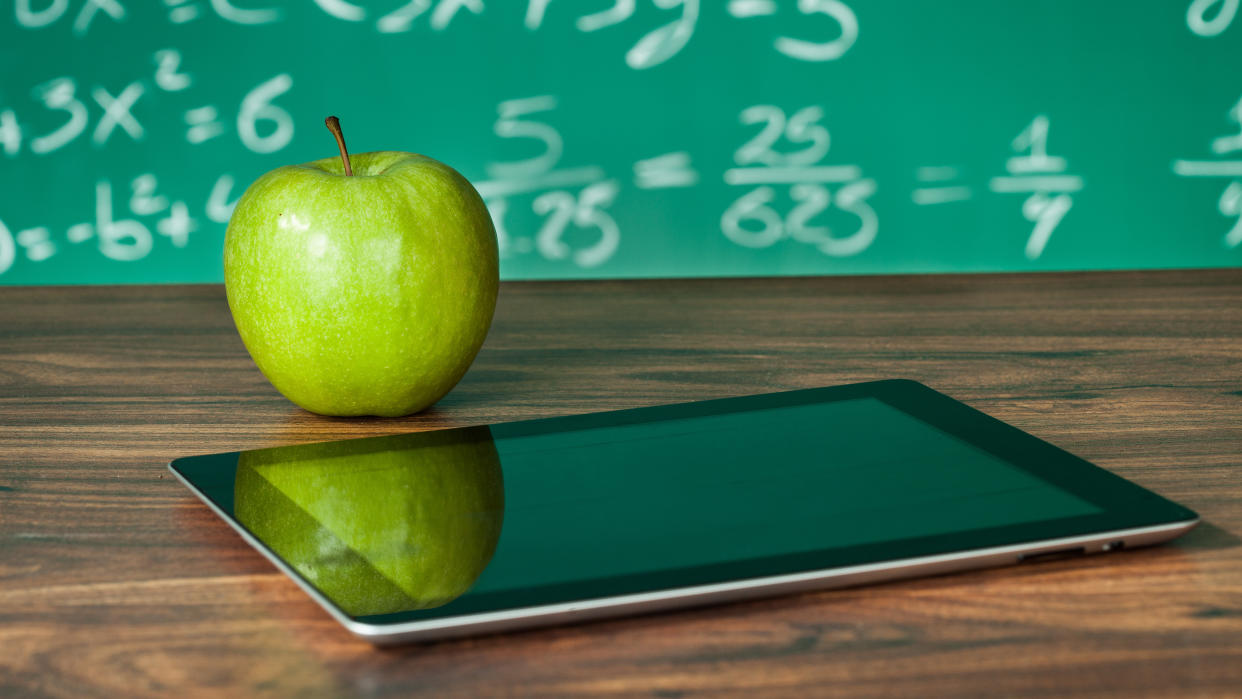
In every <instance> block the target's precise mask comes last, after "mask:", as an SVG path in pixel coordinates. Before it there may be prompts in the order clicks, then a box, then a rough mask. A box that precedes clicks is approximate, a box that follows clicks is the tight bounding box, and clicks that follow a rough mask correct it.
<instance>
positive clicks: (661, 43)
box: [13, 0, 859, 70]
mask: <svg viewBox="0 0 1242 699" xmlns="http://www.w3.org/2000/svg"><path fill="white" fill-rule="evenodd" d="M489 2H490V0H489ZM639 2H640V0H613V3H612V5H611V6H610V7H607V8H606V9H603V10H592V11H589V12H586V13H583V12H582V11H581V10H580V9H575V8H574V4H575V3H573V2H569V1H567V0H555V1H554V0H526V5H525V12H524V14H523V17H522V24H523V26H524V28H525V30H526V31H528V32H532V33H535V32H540V31H545V30H546V29H551V28H553V27H556V28H558V29H559V28H566V29H569V28H572V30H574V31H578V32H581V33H583V34H590V33H594V32H599V31H605V30H610V29H612V28H614V27H616V28H618V30H620V29H621V28H623V27H627V26H628V25H630V24H632V23H634V22H636V21H639V20H638V19H637V15H638V9H639ZM130 3H131V0H73V1H72V2H71V0H43V1H42V2H37V1H36V0H15V2H14V15H13V18H14V20H15V21H16V23H17V26H18V27H21V28H23V29H27V30H42V29H46V28H49V27H56V26H59V25H67V26H69V28H70V31H71V32H72V35H73V36H75V37H79V38H81V37H85V36H87V34H89V33H90V31H91V29H92V28H93V27H95V26H96V25H97V24H98V23H100V22H114V23H123V22H125V21H127V19H128V17H129V14H130V8H129V4H130ZM389 4H390V5H391V7H388V8H385V9H384V10H383V11H381V12H373V11H372V9H371V8H370V7H368V6H364V5H362V4H359V3H354V2H349V1H348V0H314V5H315V7H316V8H317V9H318V10H319V11H321V12H322V13H324V14H325V15H327V16H328V17H331V18H332V19H333V20H337V21H340V22H345V23H348V24H351V25H352V24H356V25H360V26H363V25H369V26H370V27H372V28H373V30H374V31H375V32H376V33H377V34H402V33H406V32H410V31H413V30H414V29H416V28H419V27H423V26H425V27H426V28H427V29H428V30H430V31H433V32H443V31H446V30H448V29H449V28H450V26H451V25H452V24H453V23H454V21H455V20H457V18H458V16H459V15H462V14H465V15H467V16H469V15H474V16H479V15H483V14H484V13H485V12H487V7H488V4H487V3H485V2H484V0H394V1H393V2H391V3H389ZM650 4H651V6H652V7H653V8H655V9H656V10H657V11H658V12H659V13H661V14H664V15H667V16H668V17H667V21H666V22H665V23H664V24H661V25H658V26H656V27H654V28H650V29H647V30H646V33H643V34H641V35H640V36H639V37H638V39H637V40H636V41H635V42H634V44H633V45H632V46H631V47H630V49H629V50H628V51H626V53H625V63H626V65H628V66H629V67H630V68H633V69H634V70H646V69H648V68H654V67H655V66H658V65H660V64H662V63H665V62H667V61H668V60H670V59H671V58H673V57H674V56H676V55H678V54H679V53H681V51H682V50H683V49H684V48H685V47H686V46H687V45H688V44H689V43H690V41H691V39H693V38H694V35H695V32H696V31H697V29H698V27H699V18H700V14H701V12H702V10H703V9H704V5H705V4H706V6H707V8H708V9H713V10H714V9H718V8H719V7H721V6H723V8H724V11H725V13H726V14H727V16H728V17H730V18H732V19H736V20H740V21H746V22H759V21H762V19H763V18H765V17H772V16H775V15H778V14H780V12H781V7H780V5H778V3H777V2H776V0H729V2H727V3H723V5H720V4H718V3H715V2H711V3H703V2H702V0H650ZM163 9H164V11H165V12H166V16H167V20H168V22H169V23H170V24H173V25H182V24H187V23H190V22H195V21H198V20H201V19H204V18H206V17H214V18H216V19H218V20H221V21H223V22H227V23H230V24H234V25H244V26H263V25H270V24H279V23H281V22H282V21H284V20H285V18H286V17H285V15H286V9H285V8H282V7H281V6H280V5H279V4H277V3H274V2H273V3H270V4H267V3H262V2H247V3H244V4H242V3H236V2H234V1H233V0H163ZM790 9H792V11H793V12H794V13H796V14H797V15H798V16H800V17H803V18H806V19H811V18H815V17H818V18H822V19H824V20H826V21H827V23H828V24H830V25H832V26H831V27H830V28H829V30H828V31H827V32H825V34H826V36H824V37H822V38H817V37H816V36H814V35H811V34H805V33H791V34H789V35H786V34H779V35H777V36H776V37H775V38H774V39H773V42H772V46H773V49H774V50H775V51H777V52H778V53H780V54H781V55H784V56H787V57H789V58H791V59H794V60H798V61H809V62H823V61H835V60H837V59H839V58H841V57H842V56H844V55H845V54H846V52H847V51H849V50H850V48H851V47H852V46H853V45H854V43H855V42H856V41H857V40H858V32H859V26H858V16H857V15H856V14H855V13H854V11H853V10H852V9H851V8H850V6H849V5H847V4H846V3H845V2H843V1H842V0H797V3H796V5H795V6H794V7H793V8H790ZM458 21H460V20H458ZM834 28H835V30H834ZM643 29H644V28H640V30H639V31H642V30H643ZM821 31H822V30H821Z"/></svg>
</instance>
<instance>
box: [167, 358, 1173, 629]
mask: <svg viewBox="0 0 1242 699" xmlns="http://www.w3.org/2000/svg"><path fill="white" fill-rule="evenodd" d="M859 398H874V399H877V400H880V401H882V402H884V403H886V404H888V405H889V406H891V407H893V408H896V409H897V410H900V411H902V412H904V413H906V414H908V415H910V416H912V417H914V418H916V419H918V420H920V421H923V422H925V423H927V424H929V425H931V426H933V427H936V428H938V429H940V430H942V431H944V432H946V433H948V434H950V435H952V436H954V437H956V438H958V439H960V440H962V441H964V442H966V443H969V444H971V445H973V446H975V447H977V448H979V449H982V450H984V451H986V452H988V453H991V454H993V455H995V456H996V457H998V458H1000V459H1002V460H1004V461H1006V462H1007V463H1009V464H1012V465H1013V466H1015V467H1017V468H1020V469H1022V470H1024V471H1026V472H1028V473H1030V474H1032V475H1034V476H1035V477H1037V478H1039V479H1041V480H1044V481H1046V482H1048V483H1050V484H1051V485H1053V486H1054V487H1057V488H1059V489H1061V490H1064V491H1066V492H1068V493H1070V494H1072V495H1075V496H1077V497H1079V498H1082V499H1083V500H1085V501H1087V502H1089V503H1091V504H1093V505H1095V506H1096V507H1098V508H1100V510H1101V511H1100V512H1098V513H1092V514H1087V515H1081V516H1076V517H1068V518H1058V519H1050V520H1042V521H1037V522H1027V523H1022V524H1015V525H1008V526H1003V527H989V528H982V529H975V530H969V531H959V532H954V533H950V534H941V535H935V536H927V537H915V538H909V539H902V540H897V541H888V542H881V543H869V544H861V545H856V546H849V547H837V548H828V549H822V550H817V551H812V552H806V553H798V554H787V555H780V556H771V557H766V558H761V559H752V560H744V561H731V562H727V563H720V564H713V565H704V566H693V567H687V568H681V569H671V570H662V571H652V572H646V573H638V574H632V575H626V576H616V577H607V578H600V579H596V580H584V581H576V582H572V583H561V584H554V585H543V586H538V587H532V588H521V589H513V590H504V591H497V592H491V593H482V594H478V595H469V594H467V595H465V596H463V597H461V598H459V599H457V600H454V601H453V602H450V603H449V604H447V605H444V606H441V607H437V608H433V609H424V610H414V611H409V612H399V613H395V614H383V615H371V616H357V617H355V616H351V615H349V614H347V613H345V612H344V611H343V610H341V609H340V608H339V607H337V606H336V605H335V604H334V603H332V601H331V600H330V599H327V597H326V596H325V595H323V594H322V593H319V592H318V591H317V590H315V589H314V587H313V585H311V584H310V583H309V581H307V580H305V579H304V578H302V576H301V575H300V574H298V573H297V571H296V570H294V569H293V567H292V566H290V565H287V564H286V563H284V561H282V560H281V559H280V557H279V556H278V555H277V554H276V553H275V552H274V551H271V550H270V549H268V548H267V547H266V546H265V545H264V544H263V543H262V542H261V541H260V540H259V539H258V538H257V537H255V536H254V535H253V534H252V533H250V532H248V531H247V530H246V528H245V527H244V525H242V524H241V523H240V522H238V521H237V520H236V518H234V517H233V515H232V481H233V472H234V471H235V470H236V463H237V454H238V453H237V452H232V453H228V454H216V455H209V456H204V457H190V458H187V459H178V460H176V461H174V462H172V463H171V464H169V467H170V469H172V470H173V472H174V473H175V474H177V475H178V477H179V478H180V479H181V480H182V481H183V482H184V483H186V485H187V486H189V487H190V488H191V490H193V491H194V492H196V493H197V494H198V495H199V496H200V497H201V498H202V499H203V500H204V501H205V502H207V503H208V504H209V505H210V506H211V507H212V509H213V510H215V511H216V512H217V513H218V514H219V515H220V516H221V517H223V518H224V519H225V520H226V521H228V522H229V524H230V525H232V526H233V527H234V528H235V529H237V530H238V532H239V533H241V534H242V535H243V537H244V538H245V539H246V540H247V541H249V542H250V543H251V544H252V545H254V546H255V547H256V548H258V549H259V550H260V551H261V552H262V553H264V555H266V556H267V557H268V558H269V559H271V560H272V561H273V562H274V563H276V564H277V565H278V567H280V568H281V569H282V570H284V571H285V572H286V573H288V574H289V575H291V576H292V577H294V579H295V580H296V581H297V582H298V583H299V584H300V585H301V586H302V587H303V588H304V589H306V590H307V592H308V593H310V594H311V595H312V596H313V597H314V598H315V599H316V600H318V601H319V602H320V603H321V604H323V605H324V606H325V607H327V608H328V610H329V611H330V612H331V613H332V615H333V616H334V617H336V618H337V619H338V620H339V621H341V622H342V623H343V624H345V625H346V626H347V627H349V628H350V629H351V630H353V631H354V632H355V633H359V634H361V635H366V636H374V637H377V638H379V637H383V636H385V635H386V634H388V633H409V632H410V631H411V630H417V629H418V628H419V627H426V628H427V629H428V630H432V629H440V630H443V629H446V628H448V627H451V626H453V625H454V624H453V623H452V622H453V620H458V621H459V622H460V623H461V624H463V625H469V624H470V620H471V619H474V620H480V619H482V618H485V617H486V618H492V617H496V615H497V614H501V615H502V616H503V615H504V614H505V613H506V612H508V611H513V612H514V613H513V614H510V615H508V616H510V617H513V618H533V617H537V616H540V610H544V611H545V612H548V613H550V610H552V609H553V608H561V607H565V606H566V605H569V606H570V607H573V606H574V604H575V603H578V606H579V607H580V608H581V610H582V611H585V610H587V609H588V608H591V609H598V608H599V607H600V606H601V605H600V604H598V603H599V602H600V601H606V600H616V601H617V602H618V604H620V602H621V601H622V600H626V599H640V598H647V597H652V596H653V595H654V596H656V597H659V598H660V599H676V598H678V597H679V595H678V594H677V592H678V591H685V593H686V594H685V595H680V596H682V597H689V596H691V595H692V594H698V593H693V591H695V590H705V589H713V588H716V587H720V586H726V587H728V586H730V585H732V586H733V589H734V590H741V589H750V588H753V587H754V585H753V584H743V583H742V582H741V581H751V582H752V583H753V582H758V581H763V580H768V581H773V583H772V584H773V585H776V584H778V583H777V582H775V581H780V580H800V579H802V578H804V577H805V578H806V579H807V580H812V579H817V578H819V579H824V578H827V577H832V576H828V575H818V576H817V573H827V572H830V571H838V575H837V577H839V572H840V571H850V570H856V571H861V570H868V569H875V570H881V569H891V568H892V567H893V565H892V564H894V563H896V562H902V561H909V562H918V561H933V562H934V561H938V560H940V559H946V560H959V559H960V560H962V561H964V560H968V559H972V558H973V559H978V558H979V556H973V557H972V556H971V555H970V554H971V552H979V553H980V554H982V553H984V552H995V551H1002V552H1007V551H1008V549H1014V550H1019V549H1021V550H1029V549H1030V548H1031V545H1032V544H1038V543H1040V542H1049V541H1074V540H1078V539H1083V538H1084V537H1085V538H1086V539H1091V538H1092V537H1093V536H1095V535H1099V534H1101V533H1115V532H1122V531H1130V532H1149V531H1153V532H1154V531H1157V530H1158V531H1165V530H1170V531H1171V530H1173V529H1178V527H1182V529H1180V530H1184V529H1188V528H1189V527H1190V526H1193V523H1194V522H1195V521H1197V515H1196V514H1195V513H1194V512H1193V511H1191V510H1189V509H1187V508H1185V507H1183V506H1181V505H1178V504H1176V503H1173V502H1171V501H1169V500H1167V499H1165V498H1163V497H1161V496H1159V495H1156V494H1155V493H1152V492H1151V491H1148V490H1146V489H1144V488H1142V487H1140V486H1138V485H1136V484H1134V483H1131V482H1130V481H1127V480H1125V479H1123V478H1121V477H1119V476H1116V475H1113V474H1112V473H1110V472H1108V471H1105V470H1104V469H1102V468H1099V467H1097V466H1095V465H1094V464H1091V463H1090V462H1087V461H1085V460H1083V459H1081V458H1079V457H1076V456H1074V455H1073V454H1070V453H1068V452H1066V451H1064V450H1062V449H1060V448H1058V447H1055V446H1053V445H1051V444H1049V443H1047V442H1045V441H1043V440H1041V439H1038V438H1037V437H1034V436H1033V435H1030V434H1028V433H1026V432H1023V431H1022V430H1019V429H1018V428H1016V427H1013V426H1011V425H1008V424H1006V423H1004V422H1001V421H1000V420H997V419H995V418H992V417H990V416H988V415H986V414H984V413H982V412H980V411H977V410H975V409H973V408H970V407H969V406H967V405H965V404H963V403H961V402H959V401H957V400H954V399H953V398H950V397H948V396H946V395H944V394H941V393H939V392H937V391H934V390H933V389H931V388H928V387H927V386H924V385H923V384H920V383H918V382H915V381H908V380H887V381H875V382H868V383H861V384H851V385H846V386H833V387H826V388H812V389H803V390H796V391H785V392H780V393H768V394H761V395H754V396H743V397H738V398H725V399H718V400H710V401H701V402H695V403H681V404H674V405H665V406H655V407H647V408H635V409H629V410H619V411H610V412H601V413H591V414H586V415H574V416H566V417H556V418H545V419H539V420H526V421H519V422H509V423H498V424H495V425H491V431H492V434H493V436H494V437H495V438H496V439H497V440H503V439H506V438H513V437H523V436H532V435H539V434H548V433H554V432H565V431H574V430H584V429H592V428H599V427H612V426H618V425H626V424H636V423H645V422H656V421H662V420H671V419H688V418H695V417H704V416H710V415H718V414H723V413H734V412H745V411H751V410H763V409H769V408H780V407H791V406H797V405H806V404H811V403H822V402H837V401H845V400H853V399H859ZM455 429H459V428H455ZM460 429H465V428H460ZM367 439H376V438H367ZM378 439H383V438H378ZM354 441H361V440H354ZM226 481H227V487H226ZM1180 530H1179V531H1180ZM1174 535H1175V533H1170V534H1169V535H1168V536H1169V537H1171V536H1174ZM1165 538H1168V537H1165ZM1084 540H1085V539H1084ZM1007 560H1008V559H1007ZM1010 562H1012V561H1010ZM912 564H916V563H912ZM970 567H977V565H973V566H970ZM807 576H810V577H807ZM890 577H891V576H890ZM602 606H607V605H602Z"/></svg>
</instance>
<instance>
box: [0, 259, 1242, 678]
mask: <svg viewBox="0 0 1242 699" xmlns="http://www.w3.org/2000/svg"><path fill="white" fill-rule="evenodd" d="M898 377H900V378H912V379H917V380H920V381H923V382H924V383H927V384H929V385H931V386H932V387H934V388H936V389H939V390H941V391H944V392H946V393H949V394H950V395H953V396H955V397H957V398H959V399H961V400H964V401H966V402H967V403H969V404H971V405H973V406H975V407H977V408H979V409H982V410H984V411H986V412H989V413H991V414H993V415H995V416H997V417H999V418H1001V419H1003V420H1006V421H1008V422H1011V423H1013V424H1015V425H1017V426H1018V427H1021V428H1023V429H1025V430H1027V431H1029V432H1032V433H1034V434H1035V435H1037V436H1039V437H1042V438H1045V439H1048V440H1050V441H1052V442H1053V443H1055V444H1057V445H1059V446H1062V447H1064V448H1067V449H1069V450H1070V451H1073V452H1075V453H1077V454H1079V455H1081V456H1083V457H1085V458H1087V459H1090V460H1092V461H1094V462H1096V463H1098V464H1100V465H1102V466H1104V467H1105V468H1108V469H1110V470H1112V471H1114V472H1116V473H1118V474H1121V475H1123V476H1125V477H1127V478H1130V479H1132V480H1134V481H1137V482H1138V483H1140V484H1142V485H1144V486H1147V487H1149V488H1152V489H1154V490H1156V491H1158V492H1160V493H1162V494H1164V495H1166V496H1168V497H1170V498H1172V499H1175V500H1178V501H1180V502H1182V503H1184V504H1186V505H1188V506H1190V507H1192V508H1194V509H1196V510H1198V511H1199V512H1200V513H1201V514H1202V515H1203V517H1204V519H1205V524H1204V525H1203V526H1201V527H1200V528H1199V529H1197V530H1195V531H1193V532H1191V533H1190V534H1189V535H1187V536H1185V537H1184V538H1182V539H1180V540H1178V541H1177V542H1176V543H1173V544H1171V545H1166V546H1162V547H1157V548H1151V549H1146V550H1136V551H1131V552H1123V553H1119V554H1115V555H1109V556H1094V557H1089V558H1086V559H1079V560H1072V561H1058V562H1049V563H1041V564H1031V565H1026V566H1017V567H1010V568H1006V569H995V570H990V571H983V572H978V573H968V574H961V575H953V576H946V577H940V578H931V579H923V580H915V581H907V582H900V583H892V584H886V585H879V586H874V587H866V588H858V589H850V590H837V591H828V592H822V593H817V594H809V595H801V596H796V597H785V598H778V599H772V600H767V601H761V602H754V603H747V604H736V605H731V606H722V607H713V608H708V609H702V610H696V611H688V612H682V613H673V614H664V615H658V616H648V617H639V618H632V619H625V620H619V621H612V622H605V623H595V624H588V625H581V626H572V627H563V628H553V629H547V630H539V631H529V632H524V633H516V634H508V635H497V636H490V637H483V638H476V639H471V640H463V641H454V642H444V643H438V644H424V645H415V646H407V647H399V648H392V649H383V650H380V649H376V648H373V647H371V646H370V645H368V644H366V643H364V642H361V641H358V640H355V639H354V638H353V637H351V636H350V635H349V634H348V633H347V632H345V630H344V629H342V628H340V627H339V626H338V625H337V624H336V623H335V622H334V621H332V620H331V619H330V618H329V617H328V616H327V614H325V613H324V612H323V611H321V610H320V609H319V608H318V607H317V606H316V605H315V604H314V603H313V602H312V601H311V600H310V599H309V598H307V597H306V596H305V595H304V594H302V592H301V591H300V590H298V589H297V588H296V587H295V586H294V584H293V583H292V582H290V581H289V580H287V579H286V578H285V577H284V576H283V575H281V574H280V573H278V572H277V571H276V570H275V569H274V568H273V567H272V566H271V565H270V564H268V563H267V562H266V561H265V560H264V559H263V558H261V557H260V556H259V555H258V554H257V553H255V552H254V551H252V550H251V549H250V548H249V547H247V546H246V545H245V544H244V543H243V542H242V541H241V539H239V538H238V537H237V536H236V535H235V534H234V533H233V532H232V530H230V529H229V528H228V527H227V526H226V525H225V524H224V523H223V522H221V521H220V520H219V519H217V518H216V516H215V515H213V514H212V513H211V512H209V511H208V509H207V508H206V507H205V506H203V505H202V504H201V503H200V502H199V501H198V500H197V499H195V498H194V497H192V496H191V495H190V493H189V492H188V491H187V490H186V489H185V488H184V487H182V486H181V485H180V484H179V483H177V482H176V481H175V480H174V479H173V478H172V477H171V476H170V475H169V474H168V473H167V471H166V470H165V464H166V463H167V462H168V460H169V459H171V458H174V457H178V456H185V455H191V454H198V453H207V452H218V451H226V450H235V449H245V448H252V447H265V446H272V445H281V444H293V443H298V442H307V441H316V440H326V439H333V438H343V437H357V436H366V435H378V434H390V433H398V432H403V431H409V430H420V429H426V428H433V427H445V426H456V425H469V424H479V423H486V422H493V421H501V420H513V419H518V418H526V417H544V416H552V415H563V414H570V413H581V412H588V411H595V410H604V409H611V408H626V407H635V406H643V405H654V404H660V403H671V402H680V401H688V400H696V399H703V398H718V397H724V396H733V395H742V394H748V393H758V392H764V391H772V390H780V389H790V388H803V387H811V386H823V385H831V384H840V383H848V382H854V381H865V380H871V379H879V378H898ZM1240 535H1242V270H1197V271H1169V272H1122V273H1066V274H1038V275H971V276H929V277H836V278H783V279H732V280H680V281H665V280H652V281H608V282H547V283H542V282H541V283H509V284H505V285H504V286H503V288H502V291H501V300H500V305H499V308H498V312H497V317H496V321H495V325H494V326H493V328H492V332H491V335H490V336H489V338H488V341H487V344H486V346H485V347H484V349H483V351H482V353H481V354H480V355H479V357H478V360H477V361H476V363H475V365H474V367H473V369H472V370H471V371H470V373H469V374H468V375H467V376H466V378H465V379H464V380H463V381H462V383H461V384H460V385H459V386H458V387H457V388H456V389H455V390H454V391H453V392H452V393H450V394H449V395H448V396H447V397H446V398H445V399H444V400H443V401H442V402H441V403H440V404H439V405H437V406H436V407H434V408H433V409H431V410H429V411H428V412H426V413H424V414H421V415H417V416H413V417H410V418H404V419H331V418H323V417H318V416H315V415H311V414H308V413H306V412H303V411H301V410H299V409H297V408H296V407H294V406H293V405H292V404H290V403H288V402H286V401H285V400H284V399H283V398H282V397H281V396H280V395H279V394H278V393H276V391H275V390H274V389H273V388H272V387H271V386H270V385H269V384H268V383H267V381H266V380H265V379H264V378H263V376H262V375H261V374H260V373H259V372H258V370H257V369H256V368H255V366H254V364H253V363H252V362H251V360H250V359H249V357H248V356H247V354H246V352H245V349H244V348H243V347H242V344H241V342H240V340H239V339H238V337H237V334H236V332H235V331H234V329H233V326H232V322H231V320H230V317H229V312H228V308H227V306H226V304H225V300H224V293H223V290H222V288H221V287H219V286H132V287H76V288H3V289H0V695H4V696H66V697H78V696H109V697H116V696H126V697H142V696H167V695H181V696H209V695H219V696H230V697H236V696H246V695H251V694H271V695H277V696H353V695H363V696H370V695H392V694H396V695H408V694H428V695H434V696H445V695H452V696H491V695H530V696H581V695H612V694H617V695H652V696H659V697H677V696H684V695H693V694H696V693H708V694H720V695H750V696H823V695H836V696H858V697H878V696H913V697H930V696H981V697H997V696H1047V697H1070V696H1117V697H1134V696H1222V697H1224V696H1231V697H1238V696H1242V539H1240Z"/></svg>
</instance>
